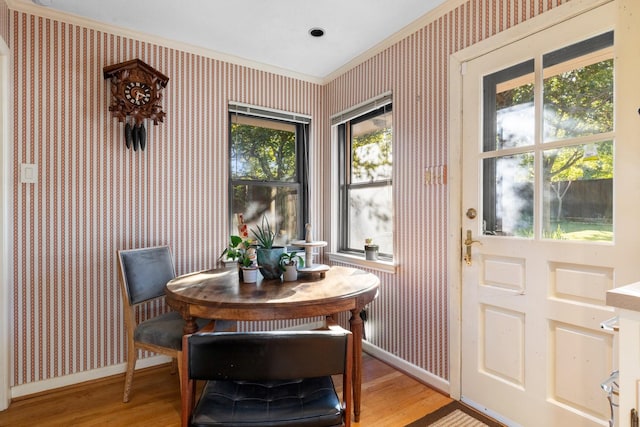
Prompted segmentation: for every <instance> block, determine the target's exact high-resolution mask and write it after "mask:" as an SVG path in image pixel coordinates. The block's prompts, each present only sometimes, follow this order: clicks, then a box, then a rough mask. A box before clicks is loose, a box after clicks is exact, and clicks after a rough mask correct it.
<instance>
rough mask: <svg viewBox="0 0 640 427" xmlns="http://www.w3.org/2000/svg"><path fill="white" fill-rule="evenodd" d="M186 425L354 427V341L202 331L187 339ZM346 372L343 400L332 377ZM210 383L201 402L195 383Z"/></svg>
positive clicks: (343, 334)
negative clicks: (352, 415) (352, 414)
mask: <svg viewBox="0 0 640 427" xmlns="http://www.w3.org/2000/svg"><path fill="white" fill-rule="evenodd" d="M183 340H184V341H183V344H182V348H183V359H182V362H183V366H182V372H183V374H184V378H183V382H182V426H183V427H186V426H201V427H204V426H217V427H238V426H243V427H256V426H261V427H265V426H269V427H274V426H292V427H293V426H295V427H305V426H307V427H310V426H314V427H323V426H342V425H344V426H350V424H351V422H350V411H351V400H352V390H351V375H352V362H353V360H352V357H353V356H352V345H353V343H352V336H351V332H349V331H346V330H344V329H342V328H339V330H336V328H335V327H332V328H331V329H330V330H315V331H272V332H245V333H233V332H231V333H229V332H212V333H210V332H204V333H196V334H193V335H185V336H184V338H183ZM340 374H341V375H342V381H343V387H342V399H340V398H339V397H338V393H337V392H336V390H335V387H334V384H333V379H332V375H340ZM199 380H204V381H206V383H205V384H204V387H203V388H202V392H201V393H200V397H199V399H198V402H197V404H196V402H195V400H196V399H195V397H196V389H198V388H197V387H196V381H199Z"/></svg>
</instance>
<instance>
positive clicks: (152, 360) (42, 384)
mask: <svg viewBox="0 0 640 427" xmlns="http://www.w3.org/2000/svg"><path fill="white" fill-rule="evenodd" d="M170 361H171V358H169V357H167V356H151V357H146V358H144V359H138V361H137V362H136V369H142V368H149V367H151V366H156V365H162V364H164V363H168V362H170ZM126 369H127V364H126V363H120V364H118V365H112V366H107V367H105V368H100V369H93V370H91V371H85V372H80V373H77V374H71V375H65V376H63V377H56V378H52V379H49V380H44V381H36V382H32V383H27V384H23V385H18V386H15V387H12V388H11V398H16V397H22V396H28V395H30V394H36V393H42V392H45V391H49V390H53V389H56V388H61V387H67V386H70V385H74V384H79V383H83V382H86V381H92V380H98V379H101V378H106V377H110V376H112V375H117V374H122V373H124V372H125V371H126ZM122 386H123V387H124V377H123V378H122Z"/></svg>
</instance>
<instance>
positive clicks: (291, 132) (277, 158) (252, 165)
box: [231, 115, 297, 182]
mask: <svg viewBox="0 0 640 427" xmlns="http://www.w3.org/2000/svg"><path fill="white" fill-rule="evenodd" d="M231 117H232V121H233V123H232V124H231V179H234V180H237V179H250V180H258V181H282V182H294V181H296V179H297V177H296V127H295V125H292V124H288V123H281V122H277V121H274V120H265V119H260V118H255V117H244V116H235V115H233V116H231Z"/></svg>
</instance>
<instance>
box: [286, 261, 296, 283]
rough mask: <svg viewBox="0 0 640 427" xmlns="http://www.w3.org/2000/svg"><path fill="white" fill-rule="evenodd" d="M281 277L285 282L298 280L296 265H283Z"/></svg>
mask: <svg viewBox="0 0 640 427" xmlns="http://www.w3.org/2000/svg"><path fill="white" fill-rule="evenodd" d="M283 277H284V281H285V282H295V281H296V280H298V269H297V268H296V265H295V264H294V265H285V266H284V274H283Z"/></svg>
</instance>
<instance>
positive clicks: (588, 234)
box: [553, 221, 613, 242]
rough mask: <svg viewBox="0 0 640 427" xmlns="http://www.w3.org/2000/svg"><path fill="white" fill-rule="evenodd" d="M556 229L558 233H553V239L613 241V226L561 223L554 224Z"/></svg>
mask: <svg viewBox="0 0 640 427" xmlns="http://www.w3.org/2000/svg"><path fill="white" fill-rule="evenodd" d="M556 227H557V228H556V229H558V230H559V233H558V232H554V236H553V237H554V238H559V239H561V240H591V241H600V242H611V241H613V224H601V223H598V224H589V223H584V222H570V221H563V222H561V223H559V224H556ZM558 235H559V237H558Z"/></svg>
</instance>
